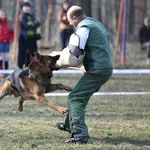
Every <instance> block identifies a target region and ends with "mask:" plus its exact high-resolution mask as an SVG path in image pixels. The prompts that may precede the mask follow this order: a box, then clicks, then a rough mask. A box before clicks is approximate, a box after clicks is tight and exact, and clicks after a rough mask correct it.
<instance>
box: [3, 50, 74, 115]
mask: <svg viewBox="0 0 150 150" xmlns="http://www.w3.org/2000/svg"><path fill="white" fill-rule="evenodd" d="M59 57H60V55H56V56H49V55H40V54H39V53H37V52H35V56H34V57H32V58H31V63H30V64H29V65H28V66H27V67H25V68H24V69H21V70H15V71H14V72H13V73H12V74H10V75H9V76H8V77H7V79H6V80H5V82H4V84H3V85H2V86H1V87H0V100H2V98H3V97H4V96H6V95H14V96H15V97H19V96H20V97H21V98H20V99H19V107H18V110H19V111H23V103H24V101H25V100H28V99H30V100H36V101H38V102H40V103H42V104H44V105H47V106H48V107H51V108H53V109H54V110H57V111H59V112H60V113H66V112H67V108H65V107H62V106H59V105H57V104H55V103H52V102H49V101H48V100H47V99H46V97H45V96H44V94H45V93H48V92H51V91H55V90H58V89H59V90H66V91H71V90H72V89H71V88H70V87H68V86H65V85H62V84H52V83H51V78H52V76H53V71H54V70H58V68H57V67H56V66H55V63H56V61H57V60H58V59H59Z"/></svg>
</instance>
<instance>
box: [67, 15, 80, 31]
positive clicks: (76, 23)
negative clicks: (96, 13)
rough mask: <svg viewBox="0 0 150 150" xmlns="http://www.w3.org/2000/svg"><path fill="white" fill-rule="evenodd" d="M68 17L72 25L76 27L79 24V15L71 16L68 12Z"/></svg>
mask: <svg viewBox="0 0 150 150" xmlns="http://www.w3.org/2000/svg"><path fill="white" fill-rule="evenodd" d="M67 19H68V21H69V23H70V25H72V26H73V27H74V28H75V27H76V26H77V25H78V23H79V22H78V19H77V17H75V16H73V17H71V16H70V14H69V13H67Z"/></svg>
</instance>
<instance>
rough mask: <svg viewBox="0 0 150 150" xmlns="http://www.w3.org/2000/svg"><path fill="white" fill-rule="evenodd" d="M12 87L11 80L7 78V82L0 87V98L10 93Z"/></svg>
mask: <svg viewBox="0 0 150 150" xmlns="http://www.w3.org/2000/svg"><path fill="white" fill-rule="evenodd" d="M10 87H11V82H10V81H9V80H6V81H5V83H4V84H3V85H2V86H1V87H0V100H2V98H3V97H4V96H5V95H7V94H8V93H9V88H10Z"/></svg>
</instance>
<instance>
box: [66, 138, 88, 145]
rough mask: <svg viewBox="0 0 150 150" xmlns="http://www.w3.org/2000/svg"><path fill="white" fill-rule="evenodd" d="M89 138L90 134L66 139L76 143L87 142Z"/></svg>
mask: <svg viewBox="0 0 150 150" xmlns="http://www.w3.org/2000/svg"><path fill="white" fill-rule="evenodd" d="M88 140H89V136H83V137H82V136H81V137H73V138H70V139H68V140H66V141H65V143H74V144H86V143H87V142H88Z"/></svg>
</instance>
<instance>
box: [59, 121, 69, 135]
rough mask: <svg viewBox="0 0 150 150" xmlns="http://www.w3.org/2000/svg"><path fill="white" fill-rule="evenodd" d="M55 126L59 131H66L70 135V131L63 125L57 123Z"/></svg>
mask: <svg viewBox="0 0 150 150" xmlns="http://www.w3.org/2000/svg"><path fill="white" fill-rule="evenodd" d="M56 126H57V128H58V129H59V130H63V131H67V132H69V133H71V131H70V129H69V128H68V127H66V125H65V124H64V123H60V122H57V123H56Z"/></svg>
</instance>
